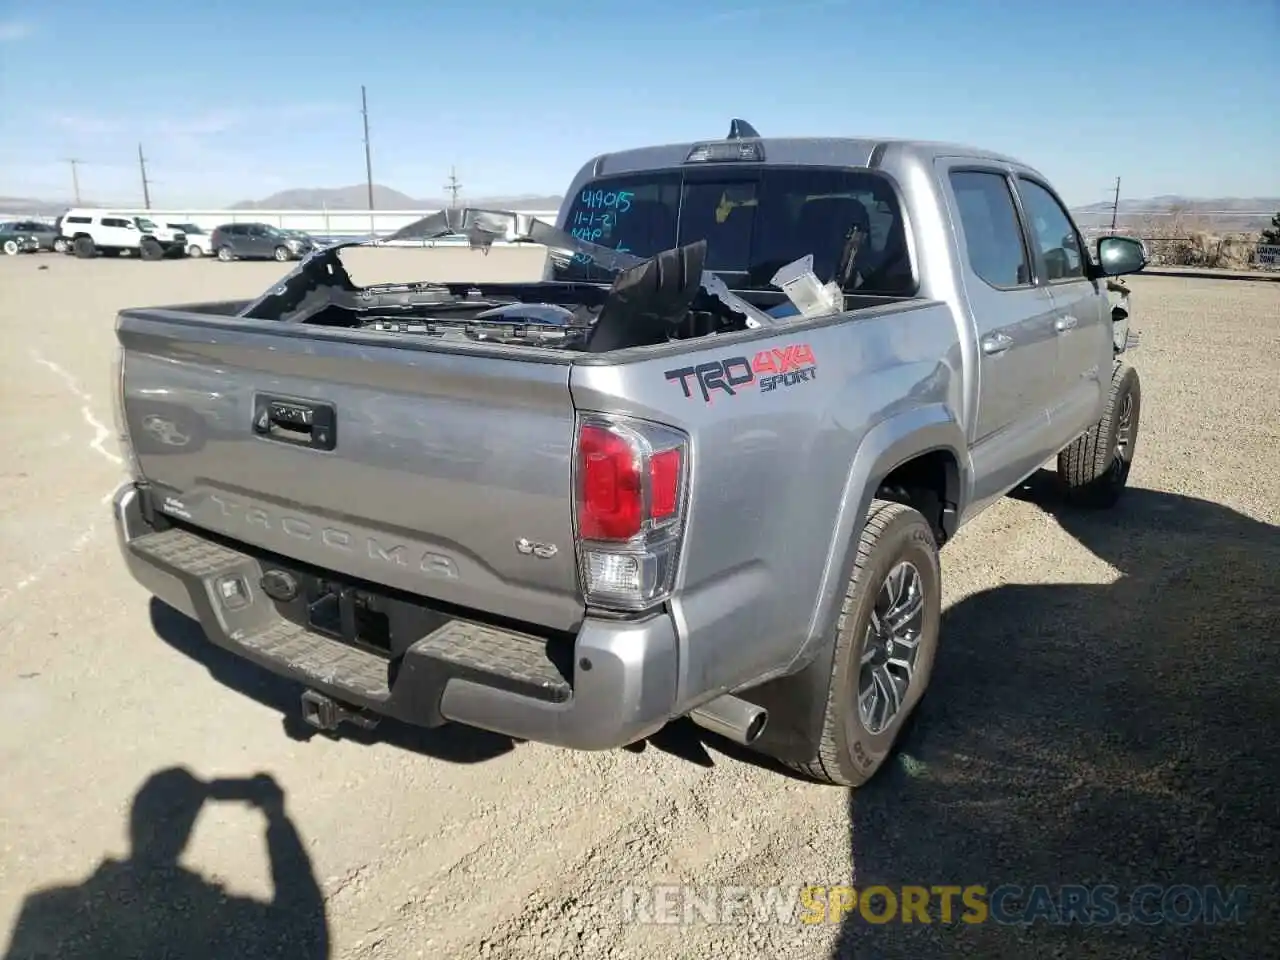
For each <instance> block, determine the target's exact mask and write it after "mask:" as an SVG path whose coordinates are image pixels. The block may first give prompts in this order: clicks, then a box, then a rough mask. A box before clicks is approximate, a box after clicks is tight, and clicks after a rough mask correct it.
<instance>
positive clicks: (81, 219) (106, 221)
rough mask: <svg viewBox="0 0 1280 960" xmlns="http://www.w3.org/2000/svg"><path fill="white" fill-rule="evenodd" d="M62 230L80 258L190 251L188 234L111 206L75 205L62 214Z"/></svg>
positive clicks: (172, 254) (155, 256) (162, 255)
mask: <svg viewBox="0 0 1280 960" xmlns="http://www.w3.org/2000/svg"><path fill="white" fill-rule="evenodd" d="M60 230H61V234H62V236H63V237H64V238H66V239H67V240H68V241H69V246H68V247H67V250H68V252H72V253H74V254H75V255H76V256H77V257H80V258H90V257H96V256H98V255H99V254H106V255H108V256H122V255H123V256H129V255H134V254H136V255H137V256H140V257H141V258H142V259H143V260H160V259H163V258H165V257H175V256H177V257H180V256H182V255H183V253H184V252H185V251H186V248H187V238H186V234H184V233H182V232H181V231H174V230H170V229H168V228H167V227H162V226H160V224H158V223H156V222H155V221H154V220H152V219H150V218H149V217H144V216H139V215H137V214H129V213H116V212H113V211H111V210H96V209H91V208H75V209H71V210H68V211H67V212H66V213H64V214H63V215H62V217H61V218H60Z"/></svg>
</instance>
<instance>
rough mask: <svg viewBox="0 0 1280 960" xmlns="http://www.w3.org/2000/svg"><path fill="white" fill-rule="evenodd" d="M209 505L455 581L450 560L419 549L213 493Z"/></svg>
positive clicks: (321, 542)
mask: <svg viewBox="0 0 1280 960" xmlns="http://www.w3.org/2000/svg"><path fill="white" fill-rule="evenodd" d="M209 502H210V503H212V504H214V505H215V506H216V507H217V509H218V512H219V513H220V515H221V516H223V517H224V518H228V519H239V520H240V521H241V522H242V523H244V524H245V525H246V526H250V527H259V528H261V529H263V530H279V531H280V532H281V533H283V534H285V535H286V536H289V537H293V538H294V539H295V540H303V541H305V542H307V543H315V544H319V545H321V546H323V547H327V548H329V549H331V550H337V551H340V552H342V553H345V554H348V555H349V554H352V553H357V552H358V553H362V554H364V555H365V556H367V557H368V558H369V559H370V560H377V561H380V562H382V563H389V564H392V565H393V566H397V567H415V568H416V569H417V570H418V571H419V572H420V573H423V574H425V575H426V576H429V577H440V578H443V579H446V580H456V579H457V578H458V568H457V565H456V564H455V563H454V562H453V560H451V559H450V558H449V557H446V556H444V555H443V554H439V553H433V552H431V551H429V550H423V549H422V548H421V547H419V546H414V545H412V544H407V543H398V542H396V541H393V540H389V539H380V538H378V537H375V536H373V535H372V534H365V533H355V532H352V531H350V530H344V529H342V528H341V527H335V526H330V525H328V524H324V525H321V524H318V523H313V522H312V521H310V520H303V519H302V518H300V517H291V516H288V515H286V514H280V515H274V514H272V513H269V512H268V511H266V510H264V509H263V508H262V507H258V506H247V505H245V504H242V503H237V502H236V501H234V500H230V499H228V498H226V497H223V496H220V495H216V494H209Z"/></svg>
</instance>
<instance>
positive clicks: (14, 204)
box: [0, 197, 71, 217]
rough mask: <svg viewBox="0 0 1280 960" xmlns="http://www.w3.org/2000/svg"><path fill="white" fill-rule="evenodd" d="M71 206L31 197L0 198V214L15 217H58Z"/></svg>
mask: <svg viewBox="0 0 1280 960" xmlns="http://www.w3.org/2000/svg"><path fill="white" fill-rule="evenodd" d="M69 206H71V204H69V203H55V202H53V201H51V200H32V199H31V198H30V197H0V212H3V213H4V214H8V215H12V216H15V217H56V216H57V215H58V214H60V213H62V211H63V210H65V209H67V207H69Z"/></svg>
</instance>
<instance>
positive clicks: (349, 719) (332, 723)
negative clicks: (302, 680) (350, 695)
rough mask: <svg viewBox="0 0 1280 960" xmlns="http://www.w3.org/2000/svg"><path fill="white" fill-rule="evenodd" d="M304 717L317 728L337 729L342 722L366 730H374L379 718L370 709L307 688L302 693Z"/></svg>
mask: <svg viewBox="0 0 1280 960" xmlns="http://www.w3.org/2000/svg"><path fill="white" fill-rule="evenodd" d="M302 719H303V720H304V721H305V722H306V723H307V724H308V725H309V726H312V727H315V728H316V729H317V730H336V729H337V728H338V726H339V724H342V723H350V724H352V725H354V726H357V727H360V728H361V729H364V730H372V729H373V728H374V727H376V726H377V725H378V718H377V717H376V716H375V715H373V714H372V713H370V712H369V711H368V710H364V709H362V708H360V707H353V706H349V705H347V704H345V703H340V702H339V701H337V700H334V699H333V698H332V697H329V696H325V694H323V693H320V692H319V691H317V690H307V691H306V692H304V693H303V694H302Z"/></svg>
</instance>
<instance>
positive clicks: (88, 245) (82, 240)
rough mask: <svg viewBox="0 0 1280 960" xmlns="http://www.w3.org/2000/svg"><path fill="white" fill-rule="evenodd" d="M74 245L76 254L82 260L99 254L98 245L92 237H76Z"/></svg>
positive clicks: (90, 258)
mask: <svg viewBox="0 0 1280 960" xmlns="http://www.w3.org/2000/svg"><path fill="white" fill-rule="evenodd" d="M73 246H74V247H75V251H76V256H77V257H79V258H80V259H81V260H92V259H93V258H94V257H96V256H97V255H98V246H97V244H95V243H94V242H93V238H92V237H76V239H75V243H74V245H73Z"/></svg>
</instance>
